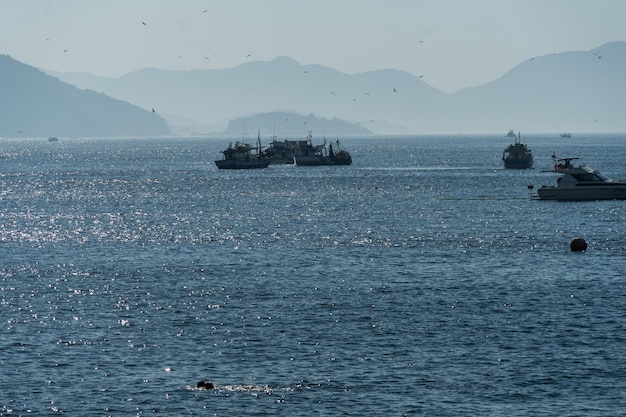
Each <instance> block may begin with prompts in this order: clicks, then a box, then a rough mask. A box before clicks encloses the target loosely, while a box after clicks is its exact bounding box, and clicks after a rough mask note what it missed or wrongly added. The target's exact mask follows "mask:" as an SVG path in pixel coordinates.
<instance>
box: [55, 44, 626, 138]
mask: <svg viewBox="0 0 626 417" xmlns="http://www.w3.org/2000/svg"><path fill="white" fill-rule="evenodd" d="M55 75H56V76H57V77H59V78H61V79H63V80H64V81H66V82H68V83H71V84H74V85H76V86H78V87H80V88H88V89H91V90H95V91H98V92H101V93H103V94H107V95H109V96H111V97H115V98H116V99H119V100H124V101H127V102H129V103H133V104H134V105H137V106H139V107H142V108H144V109H150V108H152V107H155V108H158V109H159V114H160V115H162V116H163V117H164V118H165V119H166V120H167V121H168V123H169V124H170V127H171V129H172V130H173V131H174V132H176V133H181V132H180V130H179V129H182V128H183V126H186V127H185V128H186V129H187V131H190V130H191V129H193V131H195V132H198V133H208V132H216V133H217V132H222V133H223V132H225V131H226V130H228V125H229V122H230V121H232V120H235V119H240V118H250V117H252V116H253V115H255V114H265V113H281V112H286V113H292V114H297V115H301V116H302V115H314V117H317V118H320V119H326V120H341V121H345V122H348V123H351V124H353V125H354V126H357V127H362V128H366V129H368V130H370V131H372V132H375V133H432V132H441V133H445V132H494V133H499V132H506V130H508V129H509V128H511V127H512V128H515V129H516V130H518V129H519V130H523V131H525V132H531V131H541V132H564V131H580V132H609V131H626V119H625V118H624V117H623V115H624V114H626V98H624V94H623V92H624V91H625V90H626V88H625V87H626V42H611V43H607V44H604V45H602V46H600V47H598V48H595V49H592V50H590V51H572V52H563V53H555V54H549V55H544V56H538V57H530V58H529V59H527V60H525V61H523V62H521V63H520V64H519V65H517V66H516V67H514V68H512V69H511V70H509V71H508V72H506V73H505V74H503V75H502V76H501V77H500V78H498V79H496V80H493V81H492V82H489V83H486V84H484V85H480V86H475V87H471V88H466V89H463V90H460V91H457V92H454V93H445V92H442V91H440V90H438V89H436V88H433V87H432V86H430V85H428V84H427V83H426V82H425V81H424V80H423V79H422V78H421V77H418V76H415V75H412V74H409V73H407V72H404V71H398V70H394V69H385V70H378V71H369V72H364V73H360V74H345V73H342V72H339V71H336V70H334V69H332V68H328V67H324V66H321V65H301V64H299V63H298V62H296V61H295V60H293V59H291V58H288V57H279V58H276V59H273V60H271V61H266V62H263V61H251V62H247V63H244V64H241V65H238V66H236V67H233V68H227V69H220V70H216V69H208V70H191V71H170V70H160V69H154V68H145V69H141V70H138V71H134V72H131V73H128V74H126V75H124V76H122V77H119V78H106V77H99V76H94V75H91V74H80V73H55ZM271 117H274V116H271ZM266 119H267V118H266ZM266 122H267V120H266ZM248 126H249V127H255V126H252V125H250V124H248ZM266 128H268V129H269V126H266ZM302 131H303V130H302V129H294V130H293V131H288V132H284V131H277V134H280V135H282V134H283V133H287V134H290V135H296V134H298V133H300V132H302ZM357 131H358V130H355V131H354V132H355V133H356V132H357ZM315 133H316V134H321V132H317V131H315ZM336 133H337V132H332V131H326V132H325V134H327V135H334V134H336Z"/></svg>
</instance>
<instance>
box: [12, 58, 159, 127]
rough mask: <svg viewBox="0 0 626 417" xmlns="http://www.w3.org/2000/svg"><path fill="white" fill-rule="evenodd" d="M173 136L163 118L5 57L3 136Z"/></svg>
mask: <svg viewBox="0 0 626 417" xmlns="http://www.w3.org/2000/svg"><path fill="white" fill-rule="evenodd" d="M167 134H170V131H169V128H168V126H167V123H166V122H165V120H163V118H161V117H160V116H159V115H158V114H155V113H153V112H148V111H146V110H144V109H141V108H139V107H137V106H135V105H132V104H130V103H127V102H124V101H121V100H117V99H113V98H111V97H107V96H105V95H104V94H102V93H97V92H95V91H88V90H80V89H78V88H77V87H75V86H73V85H70V84H67V83H65V82H62V81H60V80H59V79H57V78H54V77H52V76H50V75H47V74H45V73H44V72H42V71H41V70H38V69H36V68H33V67H30V66H28V65H26V64H23V63H21V62H19V61H16V60H14V59H12V58H11V57H9V56H7V55H0V136H4V137H20V136H23V137H47V136H148V135H167Z"/></svg>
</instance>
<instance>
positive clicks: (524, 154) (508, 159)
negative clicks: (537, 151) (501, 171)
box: [502, 132, 534, 169]
mask: <svg viewBox="0 0 626 417" xmlns="http://www.w3.org/2000/svg"><path fill="white" fill-rule="evenodd" d="M502 160H503V161H504V167H505V168H507V169H528V168H532V167H533V162H534V158H533V152H532V151H531V150H530V148H529V147H528V145H526V144H525V143H522V139H521V135H520V133H519V132H518V133H517V136H515V143H512V144H510V145H509V146H507V147H506V149H504V152H503V153H502Z"/></svg>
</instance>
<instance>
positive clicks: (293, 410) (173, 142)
mask: <svg viewBox="0 0 626 417" xmlns="http://www.w3.org/2000/svg"><path fill="white" fill-rule="evenodd" d="M229 140H231V139H229V138H211V139H198V138H193V139H174V138H166V139H126V140H122V139H61V140H60V141H59V142H56V143H48V142H47V140H45V139H39V140H37V139H30V140H17V139H15V140H13V139H3V140H0V153H2V155H3V156H4V158H3V159H1V160H0V166H1V167H2V168H1V169H0V198H1V203H2V204H1V206H0V328H1V331H2V337H1V338H0V366H1V370H2V372H0V414H2V415H52V414H55V413H59V414H60V413H63V414H66V415H149V414H161V415H219V416H233V415H241V416H243V415H268V416H269V415H272V416H273V415H285V416H295V415H312V416H314V415H320V416H321V415H324V416H327V415H353V416H363V415H398V416H401V415H424V416H452V415H492V416H502V415H517V416H536V415H559V416H561V415H580V416H613V415H617V414H619V413H621V412H622V411H623V410H624V409H626V399H625V397H624V395H623V394H624V392H626V376H625V375H626V353H625V352H626V326H625V325H626V319H625V318H624V312H625V311H626V284H625V279H626V278H625V276H624V275H625V274H624V271H625V270H626V223H625V219H626V210H625V209H626V201H600V202H567V203H558V202H547V201H535V200H531V199H530V198H529V192H528V185H530V184H533V185H534V186H535V187H538V186H539V185H541V184H553V183H554V182H555V180H556V178H555V177H554V174H551V173H544V172H541V168H548V167H549V165H550V155H551V154H552V153H553V152H556V153H557V154H558V155H559V156H580V157H582V158H583V160H584V162H586V163H587V164H588V165H590V166H592V167H594V168H597V169H600V170H601V171H602V172H603V173H605V174H607V175H609V176H611V177H615V178H626V165H624V164H623V157H624V155H626V136H624V135H591V136H583V135H580V136H579V137H577V136H576V135H575V136H574V137H573V138H571V139H562V138H560V137H558V135H552V136H550V135H543V136H542V135H530V136H529V137H527V138H526V141H527V142H528V143H529V145H530V147H531V148H532V149H533V152H534V154H535V158H536V169H533V170H528V171H515V170H504V169H502V167H501V160H500V158H501V156H502V150H503V149H504V148H505V147H506V145H508V142H509V140H508V139H507V138H503V137H497V136H470V135H456V136H419V137H383V138H347V139H345V140H344V145H345V146H346V147H347V148H348V149H349V150H350V152H351V154H352V157H353V160H354V164H353V165H352V166H347V167H294V166H270V167H269V168H268V169H265V170H250V171H242V172H237V171H219V170H217V168H216V167H215V165H214V164H213V160H214V159H217V158H219V151H220V150H221V149H223V148H224V147H226V146H227V144H228V141H229ZM575 236H582V237H584V238H585V239H586V240H587V242H588V244H589V249H588V251H587V252H584V253H575V252H571V251H570V250H569V242H570V240H571V239H572V238H573V237H575ZM199 380H205V381H212V382H213V383H214V384H215V385H216V387H215V389H214V390H212V391H206V390H198V389H196V388H195V386H196V382H197V381H199Z"/></svg>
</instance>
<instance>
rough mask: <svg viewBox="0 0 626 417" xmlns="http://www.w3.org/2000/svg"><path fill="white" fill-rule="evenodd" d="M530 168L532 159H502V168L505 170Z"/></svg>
mask: <svg viewBox="0 0 626 417" xmlns="http://www.w3.org/2000/svg"><path fill="white" fill-rule="evenodd" d="M532 167H533V160H532V159H504V168H506V169H530V168H532Z"/></svg>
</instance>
